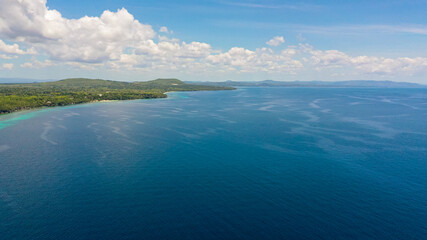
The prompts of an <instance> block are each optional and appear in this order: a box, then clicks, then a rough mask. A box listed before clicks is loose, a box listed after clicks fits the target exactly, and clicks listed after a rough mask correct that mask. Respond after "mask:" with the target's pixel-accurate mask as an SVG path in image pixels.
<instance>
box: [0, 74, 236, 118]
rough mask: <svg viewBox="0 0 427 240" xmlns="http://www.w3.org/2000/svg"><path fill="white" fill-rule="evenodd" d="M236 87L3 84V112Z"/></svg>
mask: <svg viewBox="0 0 427 240" xmlns="http://www.w3.org/2000/svg"><path fill="white" fill-rule="evenodd" d="M232 89H234V88H233V87H223V86H205V85H199V84H197V85H196V84H188V83H184V82H182V81H180V80H178V79H156V80H152V81H146V82H122V81H112V80H103V79H88V78H69V79H63V80H59V81H54V82H42V83H20V84H0V114H6V113H11V112H15V111H20V110H25V109H32V108H40V107H55V106H66V105H72V104H80V103H90V102H98V101H108V100H133V99H147V98H166V97H167V95H166V94H165V93H166V92H170V91H216V90H232Z"/></svg>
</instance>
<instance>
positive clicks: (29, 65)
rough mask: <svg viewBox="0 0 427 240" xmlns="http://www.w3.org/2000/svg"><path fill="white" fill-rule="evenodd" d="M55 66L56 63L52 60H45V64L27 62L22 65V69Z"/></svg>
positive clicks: (34, 61) (35, 61) (36, 61)
mask: <svg viewBox="0 0 427 240" xmlns="http://www.w3.org/2000/svg"><path fill="white" fill-rule="evenodd" d="M52 65H54V63H53V62H52V61H50V60H45V61H43V62H41V61H38V60H33V61H32V62H26V63H23V64H21V67H22V68H44V67H49V66H52Z"/></svg>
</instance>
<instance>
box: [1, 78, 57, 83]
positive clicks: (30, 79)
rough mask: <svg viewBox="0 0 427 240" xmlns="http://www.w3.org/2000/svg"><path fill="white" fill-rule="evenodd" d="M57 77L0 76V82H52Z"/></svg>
mask: <svg viewBox="0 0 427 240" xmlns="http://www.w3.org/2000/svg"><path fill="white" fill-rule="evenodd" d="M56 80H57V79H33V78H0V83H39V82H52V81H56Z"/></svg>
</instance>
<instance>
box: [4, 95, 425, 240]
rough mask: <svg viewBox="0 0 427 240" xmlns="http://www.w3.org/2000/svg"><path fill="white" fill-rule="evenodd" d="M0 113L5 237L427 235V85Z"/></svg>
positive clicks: (174, 98) (406, 237)
mask: <svg viewBox="0 0 427 240" xmlns="http://www.w3.org/2000/svg"><path fill="white" fill-rule="evenodd" d="M0 118H1V119H0V239H2V240H8V239H376V240H378V239H404V240H409V239H426V237H427V89H361V88H359V89H357V88H354V89H342V88H240V89H238V90H235V91H216V92H175V93H169V98H168V99H155V100H136V101H120V102H110V103H95V104H84V105H78V106H71V107H60V108H51V109H43V110H38V111H29V112H20V113H14V114H11V115H5V116H1V117H0Z"/></svg>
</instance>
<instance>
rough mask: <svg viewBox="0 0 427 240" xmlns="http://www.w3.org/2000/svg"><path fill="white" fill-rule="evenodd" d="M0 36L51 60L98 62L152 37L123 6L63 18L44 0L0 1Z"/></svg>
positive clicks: (145, 26)
mask: <svg viewBox="0 0 427 240" xmlns="http://www.w3.org/2000/svg"><path fill="white" fill-rule="evenodd" d="M0 5H1V6H2V8H0V22H1V24H0V36H2V37H4V38H7V39H10V40H15V41H18V42H23V43H27V44H31V45H32V46H34V47H35V48H37V49H40V50H42V51H43V52H45V53H47V54H48V55H49V56H50V57H51V58H52V59H57V60H63V61H80V62H102V61H106V60H109V59H116V58H118V57H119V56H120V54H121V53H122V52H123V51H124V50H125V49H126V48H127V47H132V46H137V45H140V44H141V43H143V42H144V41H146V40H148V39H151V38H153V37H154V36H155V35H156V33H155V32H154V31H153V29H152V27H151V26H150V25H145V24H141V23H140V22H139V21H138V20H135V19H134V17H133V16H132V15H131V14H129V13H128V11H127V10H126V9H124V8H122V9H119V10H118V11H117V12H110V11H108V10H107V11H104V12H103V13H102V15H101V16H100V17H87V16H85V17H82V18H80V19H66V18H63V17H62V15H61V13H59V12H58V11H56V10H50V9H48V8H47V7H46V0H21V1H16V0H0Z"/></svg>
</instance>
